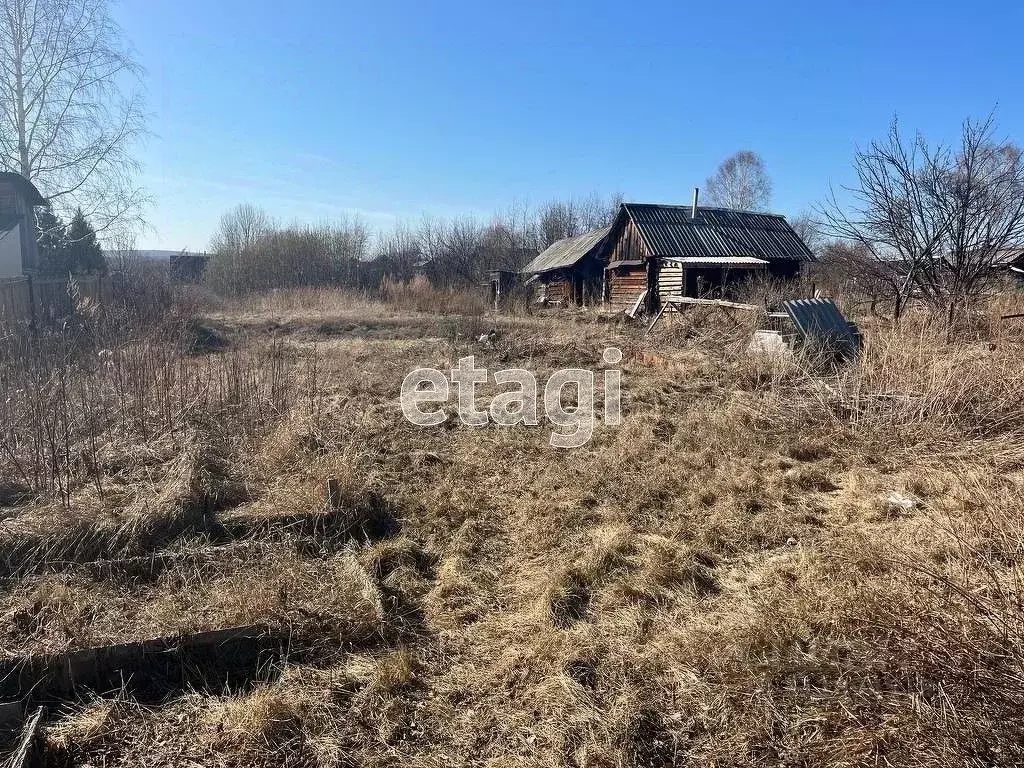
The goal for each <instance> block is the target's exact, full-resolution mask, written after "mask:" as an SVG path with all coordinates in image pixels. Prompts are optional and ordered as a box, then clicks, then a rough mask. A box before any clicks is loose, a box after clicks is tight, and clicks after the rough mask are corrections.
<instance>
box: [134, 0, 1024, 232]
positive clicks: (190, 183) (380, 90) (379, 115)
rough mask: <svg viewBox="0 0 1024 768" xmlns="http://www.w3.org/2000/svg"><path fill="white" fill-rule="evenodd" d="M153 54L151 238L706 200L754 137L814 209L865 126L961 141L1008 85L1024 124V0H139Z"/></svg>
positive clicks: (1004, 113) (786, 186) (846, 172)
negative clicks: (254, 225)
mask: <svg viewBox="0 0 1024 768" xmlns="http://www.w3.org/2000/svg"><path fill="white" fill-rule="evenodd" d="M114 13H115V16H116V17H117V19H118V20H119V21H120V23H121V24H122V26H123V28H124V30H125V32H126V35H127V37H128V38H129V41H130V43H131V44H132V46H133V47H134V49H135V50H136V52H137V57H138V59H139V61H140V63H141V64H142V65H143V66H144V67H145V69H146V70H147V77H146V90H147V100H148V105H149V110H150V112H151V113H152V116H153V118H152V122H151V130H152V132H153V134H154V135H153V136H152V138H151V139H150V140H149V141H148V143H147V145H146V146H145V147H144V149H143V152H142V160H143V162H144V165H145V171H144V184H145V186H146V187H147V188H148V189H149V191H150V194H151V195H152V196H153V198H154V205H153V207H152V209H151V210H150V213H149V216H148V218H149V220H150V221H151V223H152V227H153V231H151V232H149V233H147V234H146V235H144V236H143V238H142V241H141V242H140V247H148V248H168V249H180V248H191V249H202V248H205V247H206V245H207V244H208V242H209V239H210V235H211V233H212V232H213V229H214V227H215V226H216V223H217V219H218V218H219V217H220V215H221V213H222V212H223V211H225V210H226V209H228V208H230V207H232V206H233V205H235V204H237V203H241V202H253V203H257V204H259V205H261V206H263V207H264V208H266V209H267V210H268V211H270V212H271V213H273V214H275V215H276V216H278V217H279V218H281V219H283V220H286V221H290V220H304V221H322V220H324V219H329V218H332V217H336V216H339V215H342V214H345V213H349V214H351V213H356V212H358V213H359V214H361V215H362V216H363V217H364V218H365V219H366V220H367V221H368V223H369V224H370V225H371V226H373V227H388V226H391V225H392V224H393V223H394V222H395V221H396V220H398V219H416V218H418V217H419V216H420V215H421V214H422V213H427V214H431V215H456V214H464V213H473V214H477V215H480V216H486V215H487V214H489V213H490V212H493V211H495V210H501V209H504V208H506V207H508V206H509V205H510V204H511V203H513V202H516V201H518V202H527V203H530V204H534V205H535V204H540V203H542V202H543V201H545V200H548V199H551V198H553V197H562V196H570V195H586V194H589V193H591V192H599V193H601V194H611V193H615V192H621V193H623V194H624V195H625V197H626V198H627V199H630V200H637V201H648V202H682V203H686V202H688V200H689V197H690V195H691V189H692V187H693V186H694V185H703V181H704V179H705V178H706V177H707V176H708V175H709V174H710V173H711V172H712V171H713V170H714V168H715V166H716V165H717V164H718V163H719V162H720V161H721V160H722V159H724V158H725V157H726V156H727V155H729V154H731V153H733V152H735V151H736V150H739V149H753V150H755V151H757V152H759V153H760V154H761V155H762V157H763V158H764V159H765V162H766V165H767V167H768V171H769V173H770V175H771V177H772V180H773V182H774V195H773V205H772V207H773V208H774V209H775V210H776V211H778V212H781V213H786V214H795V213H798V212H799V211H801V210H802V209H804V208H806V207H808V206H809V205H811V204H812V203H814V202H815V201H817V200H819V199H821V198H822V196H823V195H824V194H825V193H826V192H827V190H828V187H829V184H830V183H831V184H842V183H844V182H847V181H849V176H850V159H851V156H852V154H853V151H854V149H855V147H856V145H857V144H863V143H865V142H867V141H869V140H871V139H872V138H875V137H879V136H881V135H883V134H884V133H885V130H886V128H887V126H888V123H889V121H890V120H891V118H892V116H893V114H894V113H898V114H899V117H900V120H901V122H902V123H904V124H905V125H906V126H907V127H908V128H916V129H920V130H921V131H923V132H924V133H925V134H926V135H927V136H929V137H934V138H937V139H952V138H955V136H956V134H957V131H958V129H959V124H960V121H961V120H962V119H963V118H965V117H967V116H983V115H985V114H986V113H987V112H988V111H989V110H990V109H991V108H992V107H993V106H996V105H998V111H997V116H998V120H999V123H1000V128H1001V133H1002V134H1003V135H1004V136H1007V137H1011V138H1015V139H1016V140H1018V141H1021V142H1024V104H1022V100H1021V95H1022V89H1024V65H1022V63H1021V53H1020V50H1021V46H1020V33H1021V28H1022V22H1024V3H1022V2H1020V1H1019V0H1017V1H1016V2H1015V1H1013V0H1001V1H1000V2H984V1H982V2H974V3H964V2H957V3H945V2H916V3H910V2H891V3H890V2H875V0H867V1H865V2H856V3H854V2H814V3H810V2H808V3H793V2H786V1H785V0H782V1H781V2H733V3H722V2H719V3H715V2H702V3H678V2H650V3H643V4H631V3H627V2H621V0H619V1H618V2H603V1H602V2H582V1H581V0H573V1H572V2H532V1H530V2H493V1H490V0H478V1H477V2H472V3H468V2H465V3H464V2H459V3H455V2H430V1H428V2H422V1H421V2H392V1H391V0H370V1H369V2H367V1H366V0H364V1H363V2H358V3H356V2H352V3H350V2H332V1H331V0H292V2H281V0H174V2H170V1H169V0H121V2H120V3H119V4H118V5H116V6H115V7H114Z"/></svg>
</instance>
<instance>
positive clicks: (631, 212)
mask: <svg viewBox="0 0 1024 768" xmlns="http://www.w3.org/2000/svg"><path fill="white" fill-rule="evenodd" d="M696 201H697V196H696V194H694V203H693V205H689V206H682V205H651V204H641V203H623V204H622V207H621V208H620V209H619V213H618V215H617V216H616V218H615V221H614V222H613V224H612V226H611V229H610V231H609V233H608V235H607V239H606V241H605V244H604V248H603V254H602V255H603V260H604V290H603V297H604V300H605V302H606V304H607V305H608V307H609V308H610V309H612V310H614V311H628V312H631V311H633V310H634V309H635V308H636V307H637V302H638V301H639V300H640V297H641V295H643V303H645V304H646V306H647V308H648V309H649V310H654V309H657V308H658V307H659V306H660V304H661V301H660V297H661V296H668V295H682V296H691V297H697V298H704V297H709V298H710V297H713V298H720V297H721V296H722V295H723V294H725V293H727V289H728V287H729V286H730V285H732V284H734V283H736V282H738V281H741V280H744V279H746V278H748V277H750V276H751V275H755V274H764V275H770V276H772V277H778V278H790V277H796V276H797V275H799V274H800V271H801V269H802V268H803V266H804V265H805V264H807V263H808V262H812V261H814V260H815V258H814V254H812V253H811V251H810V249H809V248H808V247H807V245H806V244H805V243H804V242H803V241H802V240H801V239H800V237H799V236H798V235H797V234H796V232H794V231H793V228H792V227H790V226H789V224H788V223H787V222H786V219H785V217H783V216H779V215H776V214H770V213H755V212H751V211H733V210H728V209H724V208H709V207H704V206H698V205H697V204H696ZM644 291H646V294H644Z"/></svg>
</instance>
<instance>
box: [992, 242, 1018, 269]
mask: <svg viewBox="0 0 1024 768" xmlns="http://www.w3.org/2000/svg"><path fill="white" fill-rule="evenodd" d="M994 266H996V267H1018V266H1024V246H1017V247H1014V248H1002V249H1000V250H999V251H998V252H997V253H996V257H995V260H994Z"/></svg>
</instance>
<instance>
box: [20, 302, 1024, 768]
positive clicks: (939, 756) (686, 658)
mask: <svg viewBox="0 0 1024 768" xmlns="http://www.w3.org/2000/svg"><path fill="white" fill-rule="evenodd" d="M1004 313H1005V312H1004ZM212 322H213V323H214V324H215V325H216V326H217V327H218V328H219V329H220V333H222V334H223V335H224V336H225V337H226V338H229V339H231V342H232V344H233V345H236V346H237V345H239V344H243V345H247V344H251V343H256V344H259V343H266V341H265V337H266V336H271V337H272V338H273V339H274V340H275V341H274V343H275V344H278V345H279V346H280V348H281V349H280V359H282V360H285V361H286V369H285V370H286V373H285V375H284V378H285V379H286V380H287V381H289V382H290V384H289V386H290V387H291V389H290V391H291V392H293V393H294V394H292V395H290V396H289V398H288V400H287V403H286V405H285V406H284V407H282V408H281V410H280V412H278V413H276V414H274V415H273V416H272V417H270V418H267V419H264V420H261V421H260V424H261V427H260V429H253V430H249V431H248V432H246V433H245V434H244V435H242V436H239V437H237V439H232V437H233V436H232V435H231V434H230V433H229V432H226V431H225V430H224V428H223V427H220V426H218V425H220V424H223V423H225V422H224V421H223V420H221V421H217V420H214V421H213V422H208V424H212V425H213V426H209V425H208V426H206V427H205V428H203V429H199V428H195V429H192V430H189V431H182V432H181V433H180V434H176V435H174V436H169V435H166V434H153V435H149V436H142V435H141V433H135V434H133V435H131V436H129V437H128V438H122V439H120V440H113V439H109V438H108V437H104V439H103V440H101V441H100V442H101V449H99V450H98V451H97V455H98V456H100V457H105V458H103V460H102V461H101V462H100V466H101V467H102V470H101V472H100V474H101V480H102V484H103V487H104V489H105V490H104V494H103V495H100V494H99V492H98V491H96V489H95V483H92V484H91V485H90V483H88V482H86V483H83V484H81V485H80V486H75V487H74V488H73V493H72V496H71V501H72V503H71V504H70V505H67V504H63V503H61V501H60V499H59V498H52V500H51V499H50V498H48V497H47V496H46V495H45V494H43V495H41V496H39V497H38V498H36V499H35V500H32V501H28V502H27V503H21V504H20V506H16V507H13V508H12V509H11V511H10V513H9V514H8V517H7V519H5V520H4V521H3V522H0V530H2V531H3V532H5V533H6V534H7V537H8V538H6V539H4V541H5V542H13V543H8V544H5V550H4V551H5V552H8V561H9V562H11V563H13V564H15V565H16V566H17V567H16V568H15V567H13V565H12V566H9V571H10V572H11V573H12V574H13V575H14V577H15V578H12V579H9V580H8V581H7V582H5V585H4V587H3V590H4V591H3V596H2V597H3V602H2V610H0V633H2V637H3V643H4V648H5V653H7V654H26V653H32V652H38V651H39V650H54V649H60V648H65V647H81V646H83V645H88V644H91V643H97V642H114V641H123V640H125V639H129V638H137V637H142V636H148V635H151V634H160V633H170V632H182V631H194V630H196V629H202V628H215V627H221V626H230V625H233V624H240V623H248V622H267V623H276V624H277V625H278V626H282V627H288V628H289V629H290V631H292V632H293V633H294V636H295V637H296V638H297V642H298V643H300V644H302V645H303V647H305V648H307V649H308V650H309V653H308V654H306V655H305V656H304V657H303V660H302V662H301V663H296V662H294V661H292V662H289V663H286V664H285V665H284V667H283V669H281V670H279V672H280V674H279V675H274V676H271V677H270V678H269V681H268V682H264V683H260V684H257V685H255V687H248V688H245V689H243V690H224V691H204V692H198V691H197V692H186V693H182V692H169V695H168V698H167V699H166V701H164V702H162V703H160V704H158V705H151V706H145V707H143V706H140V705H139V704H137V703H135V702H134V701H133V700H132V699H131V698H130V696H128V695H127V694H126V693H123V692H122V693H121V694H116V693H115V694H111V695H104V696H100V697H98V698H96V699H95V700H93V701H91V702H89V703H86V704H81V705H78V706H69V708H68V709H67V710H66V711H64V712H63V713H61V714H60V716H56V717H52V718H51V719H50V721H49V723H48V725H47V743H48V745H49V746H50V748H51V751H52V753H53V754H54V755H62V756H64V757H66V758H68V760H69V761H70V762H71V763H73V764H94V765H97V764H103V765H107V766H114V765H124V766H128V765H140V764H144V765H183V764H202V765H224V766H227V765H271V764H273V765H303V766H309V765H318V766H334V765H414V766H442V765H443V766H445V767H446V768H448V767H449V766H452V765H467V766H468V765H473V766H476V765H482V764H486V765H494V766H497V765H506V764H507V765H513V764H514V765H524V764H528V765H572V766H662V765H671V764H679V765H682V764H688V763H689V764H696V765H717V766H769V765H770V766H775V765H794V766H796V765H800V766H819V765H820V766H825V765H828V766H833V765H838V766H856V765H865V764H875V765H908V766H922V767H924V766H940V765H941V766H946V765H962V766H982V765H986V766H987V765H1011V764H1015V763H1018V762H1020V760H1021V759H1022V758H1024V747H1022V746H1021V745H1022V744H1024V729H1022V727H1021V726H1020V724H1019V716H1018V714H1017V713H1018V712H1019V711H1020V708H1021V706H1022V704H1024V682H1022V681H1024V666H1022V665H1024V656H1022V655H1021V652H1020V648H1021V646H1022V641H1024V612H1022V611H1021V608H1020V604H1021V603H1020V600H1021V590H1020V586H1021V577H1022V576H1024V570H1022V567H1024V560H1022V556H1024V535H1022V534H1021V531H1022V530H1024V513H1022V510H1024V474H1022V467H1024V449H1022V447H1021V446H1024V434H1022V433H1024V419H1022V418H1021V409H1020V405H1019V404H1020V402H1021V395H1022V394H1024V392H1022V382H1024V372H1022V371H1021V365H1020V362H1019V361H1020V359H1021V355H1020V352H1021V350H1022V347H1024V345H1022V339H1024V336H1021V335H1020V334H1017V333H1016V332H1015V331H1014V330H1013V329H1012V328H1008V327H1005V326H1002V325H1000V326H991V327H990V329H989V330H990V331H991V329H992V328H997V330H998V332H997V333H995V332H991V333H990V332H989V331H986V334H987V335H986V338H985V339H983V340H982V341H980V342H979V341H978V340H977V338H975V337H970V338H969V339H965V340H963V341H958V342H954V343H948V342H947V341H946V339H945V337H944V335H942V334H941V332H939V331H933V330H930V329H928V328H927V327H924V326H923V325H922V324H916V323H914V322H908V323H907V324H906V325H905V326H904V327H903V328H901V329H896V330H894V329H891V328H888V327H885V326H884V325H881V324H875V323H874V322H873V321H868V322H867V323H866V332H867V336H868V346H867V348H866V350H865V353H864V355H863V356H862V358H861V359H860V360H859V361H858V362H857V363H856V364H855V365H853V366H851V367H849V368H843V369H834V368H830V367H829V366H828V365H826V364H825V363H824V362H823V361H820V360H818V361H816V360H806V359H801V358H797V359H796V360H791V361H787V360H776V361H772V360H754V359H751V358H749V357H747V356H746V355H745V354H744V352H743V347H744V333H745V330H744V329H742V328H733V327H732V326H730V325H729V324H727V323H725V324H719V323H715V322H710V321H709V322H706V323H704V324H702V325H700V326H694V325H693V324H690V326H689V327H687V324H686V322H685V319H683V320H682V321H681V322H678V323H666V324H665V326H664V328H663V329H661V330H659V331H658V333H657V334H656V335H655V336H653V337H647V338H645V337H643V336H641V335H640V334H639V333H637V332H635V331H632V330H630V329H629V328H627V327H623V326H620V325H617V324H610V323H604V322H599V321H598V320H597V319H596V318H588V317H586V316H572V317H567V318H559V317H557V316H556V317H553V318H552V317H514V318H507V317H506V318H502V319H491V318H476V319H473V318H460V317H449V318H445V317H437V316H431V315H429V314H426V313H423V312H417V311H410V310H408V309H398V308H395V307H389V306H381V305H376V304H372V303H368V302H365V301H364V300H353V299H352V297H349V296H341V295H338V294H331V293H329V292H317V293H315V294H314V293H310V292H308V291H307V292H302V293H301V295H299V294H297V293H296V294H294V295H290V296H283V295H278V296H275V297H273V298H271V299H267V300H266V302H265V303H264V304H262V305H260V306H255V305H254V306H249V307H245V308H237V309H235V308H232V307H230V306H227V307H222V308H220V310H219V311H218V312H217V313H216V316H215V317H214V318H213V319H212ZM474 323H475V324H477V325H476V326H474V325H473V324H474ZM481 325H483V326H484V327H494V328H497V329H498V330H499V334H498V336H499V338H498V340H497V341H494V342H489V343H487V344H480V343H477V342H476V335H474V333H472V331H475V330H477V328H479V327H480V326H481ZM360 329H362V330H360ZM983 335H985V334H983ZM609 345H615V346H618V347H620V348H621V349H623V350H624V351H625V353H626V357H625V361H624V366H623V367H624V372H623V388H624V422H623V424H622V425H621V426H620V427H617V428H612V427H608V426H602V425H599V426H598V428H597V429H596V430H595V434H594V438H593V440H591V442H590V443H588V444H587V445H586V446H584V447H583V448H580V449H578V450H574V451H569V452H558V451H554V450H553V449H551V448H550V447H549V446H548V442H547V441H548V434H549V428H548V427H547V426H545V425H542V426H540V427H535V428H525V427H516V428H497V427H493V426H491V427H485V428H480V429H474V428H470V427H466V426H463V425H461V424H460V423H458V422H457V421H450V422H449V423H448V424H446V425H445V426H444V427H441V428H436V429H421V428H417V427H413V426H412V425H410V424H408V423H406V422H405V421H404V419H403V418H402V416H401V413H400V411H399V409H398V407H397V403H396V397H397V393H398V388H399V385H400V383H401V381H402V378H403V377H404V375H405V373H407V372H408V371H409V370H410V369H411V368H413V367H415V366H417V365H432V366H440V367H445V366H450V365H452V364H453V363H454V362H455V361H456V360H457V359H458V357H460V356H462V355H465V354H475V355H476V357H477V362H478V364H486V365H487V366H488V367H490V368H491V369H492V370H493V369H496V368H500V367H513V366H522V367H526V368H529V369H531V370H534V371H536V372H537V373H538V374H539V375H540V376H541V378H543V377H545V376H547V375H548V374H549V373H550V372H551V371H552V370H553V369H556V368H558V367H562V366H567V365H582V366H586V367H594V366H596V364H597V361H598V360H599V359H600V354H601V350H602V349H603V348H604V347H605V346H609ZM211 354H213V355H227V354H232V352H231V351H230V349H229V350H223V351H220V352H213V353H211ZM480 391H481V397H482V398H487V397H490V396H491V395H492V394H493V392H494V388H493V386H492V385H488V386H484V387H481V389H480ZM204 407H205V406H204ZM209 410H210V411H211V412H212V413H214V414H216V413H218V409H217V408H216V407H215V406H213V405H211V406H210V408H209ZM112 434H119V433H112ZM115 446H116V447H115ZM329 477H333V478H338V479H339V480H340V481H341V485H342V498H343V502H342V506H343V507H344V510H345V514H344V515H343V516H342V518H343V519H344V520H345V521H346V522H345V523H344V524H341V523H338V524H329V523H327V522H326V521H324V520H323V518H322V516H321V515H322V511H323V505H324V491H323V484H324V482H325V480H326V479H327V478H329ZM115 478H116V483H115ZM115 486H116V487H117V492H116V493H115V492H114V491H113V490H107V489H113V488H114V487H115ZM90 489H91V490H90ZM196 509H201V510H203V511H202V513H196V512H195V510H196ZM197 515H198V517H197ZM76 521H77V522H76ZM75 526H80V527H75ZM90 537H92V538H90ZM19 541H32V542H36V543H35V544H33V545H32V546H26V547H23V548H22V549H18V548H17V546H15V544H16V542H19ZM88 541H102V542H104V543H103V546H100V547H96V546H93V545H91V544H90V545H89V546H86V545H85V544H84V543H82V542H88ZM44 543H45V546H44ZM47 547H48V548H49V549H47ZM12 552H13V553H15V554H16V555H17V556H16V557H15V555H14V554H10V553H12ZM147 554H148V555H150V556H152V557H157V556H158V555H159V556H160V557H163V556H165V555H166V556H168V557H169V558H170V559H169V560H168V562H167V563H166V564H164V565H162V566H161V567H160V568H159V569H156V572H152V571H148V572H146V574H144V575H140V574H139V573H138V572H137V567H136V565H131V564H129V563H127V562H122V563H121V564H120V565H116V564H115V565H109V566H104V567H103V568H100V569H97V568H96V567H95V564H89V563H88V562H86V561H88V560H89V559H90V558H94V557H121V558H124V557H129V556H140V555H141V556H143V557H145V556H146V555H147ZM69 561H74V562H69ZM150 630H152V631H150Z"/></svg>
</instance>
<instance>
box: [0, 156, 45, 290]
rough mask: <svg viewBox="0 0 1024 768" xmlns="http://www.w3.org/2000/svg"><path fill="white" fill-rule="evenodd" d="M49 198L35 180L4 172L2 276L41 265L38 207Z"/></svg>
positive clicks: (0, 179) (0, 183)
mask: <svg viewBox="0 0 1024 768" xmlns="http://www.w3.org/2000/svg"><path fill="white" fill-rule="evenodd" d="M39 205H46V200H44V199H43V196H42V195H40V194H39V190H38V189H36V188H35V185H33V184H32V182H31V181H29V180H28V179H26V178H25V177H24V176H21V175H20V174H17V173H7V172H5V173H0V278H4V277H20V276H21V275H30V274H32V273H33V272H35V270H36V269H37V268H38V261H39V251H38V248H37V246H36V216H35V210H34V209H35V207H36V206H39Z"/></svg>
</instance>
